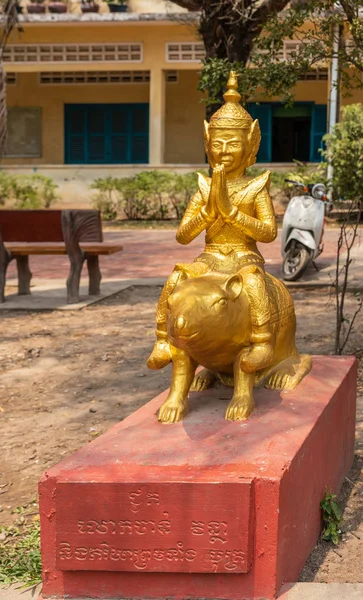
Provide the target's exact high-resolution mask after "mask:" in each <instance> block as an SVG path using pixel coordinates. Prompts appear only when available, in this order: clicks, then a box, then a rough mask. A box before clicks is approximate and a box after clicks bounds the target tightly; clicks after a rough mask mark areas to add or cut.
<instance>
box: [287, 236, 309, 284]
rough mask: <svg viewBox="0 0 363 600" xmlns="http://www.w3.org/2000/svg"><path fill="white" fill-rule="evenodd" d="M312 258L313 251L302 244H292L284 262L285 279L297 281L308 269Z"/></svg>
mask: <svg viewBox="0 0 363 600" xmlns="http://www.w3.org/2000/svg"><path fill="white" fill-rule="evenodd" d="M311 259H312V252H311V250H309V249H308V248H306V247H305V246H303V245H302V244H294V245H291V246H290V248H289V249H288V251H287V254H286V256H285V258H284V262H283V264H282V276H283V278H284V279H285V281H296V280H297V279H299V278H300V277H301V276H302V275H303V274H304V273H305V271H306V269H307V268H308V266H309V263H310V261H311Z"/></svg>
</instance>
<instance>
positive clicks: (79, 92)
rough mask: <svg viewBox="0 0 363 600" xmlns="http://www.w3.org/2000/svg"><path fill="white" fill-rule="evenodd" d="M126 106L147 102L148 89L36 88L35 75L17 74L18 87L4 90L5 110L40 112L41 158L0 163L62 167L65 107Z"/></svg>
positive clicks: (98, 86) (117, 86)
mask: <svg viewBox="0 0 363 600" xmlns="http://www.w3.org/2000/svg"><path fill="white" fill-rule="evenodd" d="M126 102H132V103H135V102H149V85H148V84H147V83H140V84H136V83H132V84H129V83H127V84H85V85H80V84H73V85H40V84H39V78H38V74H37V73H21V74H20V75H19V76H18V83H17V84H16V85H14V86H8V106H9V107H14V106H21V107H25V106H27V107H29V106H34V107H40V108H41V110H42V155H41V157H40V158H24V159H20V158H8V159H5V160H4V163H5V164H19V163H20V164H21V163H26V164H29V165H33V164H39V165H44V164H48V165H49V164H55V165H57V164H62V163H63V162H64V105H65V104H76V103H98V104H106V103H126Z"/></svg>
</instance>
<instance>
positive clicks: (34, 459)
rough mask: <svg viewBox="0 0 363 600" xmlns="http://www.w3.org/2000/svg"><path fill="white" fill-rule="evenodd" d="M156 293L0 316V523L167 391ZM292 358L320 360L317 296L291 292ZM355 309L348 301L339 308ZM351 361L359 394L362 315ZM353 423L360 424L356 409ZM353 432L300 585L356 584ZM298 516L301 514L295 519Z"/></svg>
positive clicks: (321, 297)
mask: <svg viewBox="0 0 363 600" xmlns="http://www.w3.org/2000/svg"><path fill="white" fill-rule="evenodd" d="M159 293H160V289H158V288H155V287H154V288H153V287H149V288H145V287H143V288H129V289H128V290H126V291H124V292H121V293H119V294H118V295H116V296H114V297H112V298H109V299H108V300H105V301H103V302H100V303H99V304H97V305H93V306H91V307H88V308H86V309H84V310H82V311H74V312H53V313H51V312H44V313H26V312H10V311H7V312H3V313H2V328H1V329H2V332H1V333H2V336H1V337H2V339H1V343H0V425H1V441H0V452H1V462H0V523H1V524H9V523H11V522H12V521H13V520H14V518H15V517H14V515H13V514H12V513H11V511H12V510H13V509H15V508H16V507H17V506H20V505H22V504H24V503H27V502H30V501H31V500H32V499H34V498H35V497H36V494H37V491H36V490H37V481H38V479H39V477H40V475H41V474H42V472H43V471H44V470H45V469H46V468H47V467H50V466H51V465H53V464H55V463H56V462H58V461H59V460H60V459H61V458H62V457H64V456H65V455H68V454H70V453H72V452H74V451H75V450H76V449H77V448H79V447H80V446H82V445H84V444H87V443H88V442H89V441H90V440H92V439H93V438H94V437H95V436H97V435H99V434H101V433H103V432H105V431H106V430H107V429H109V428H110V427H111V426H112V425H114V424H115V423H117V422H118V421H120V420H122V419H124V418H125V417H126V416H127V415H129V414H130V413H131V412H133V411H135V410H136V409H137V408H139V407H140V406H141V405H143V404H144V403H145V402H147V401H149V400H150V399H151V398H153V397H154V396H155V395H157V394H158V393H159V392H161V391H162V390H164V389H165V388H166V387H168V383H169V380H170V368H167V369H164V370H163V371H157V372H152V371H148V370H147V368H146V365H145V360H146V358H147V356H148V354H149V352H150V350H151V348H152V345H153V342H154V316H155V305H156V301H157V298H158V295H159ZM293 295H294V300H295V305H296V312H297V317H298V323H299V325H298V335H297V338H298V345H299V348H300V350H301V351H304V352H309V353H312V354H329V353H331V351H332V347H333V333H334V306H333V303H332V301H331V300H330V299H329V296H328V295H327V293H326V292H325V291H322V290H319V291H312V290H304V291H295V292H294V294H293ZM353 302H355V301H354V300H353V299H352V300H349V303H348V309H349V310H350V309H352V308H353V306H354V304H353ZM353 351H354V353H355V354H356V355H357V356H358V358H360V378H359V395H360V396H363V314H361V315H360V317H359V319H358V320H357V323H356V329H355V332H354V333H353V335H352V337H351V341H350V344H349V345H348V347H347V349H346V353H347V354H350V353H353ZM358 418H359V420H360V422H361V424H360V427H361V426H362V421H363V404H362V403H361V404H360V408H359V411H358ZM362 433H363V432H362V430H361V429H360V442H359V444H358V446H357V455H356V460H355V463H354V467H353V469H352V471H351V473H350V474H349V478H347V480H346V482H345V484H344V487H343V490H342V493H341V496H340V501H341V502H342V504H343V506H345V512H344V522H343V530H344V531H345V533H344V537H343V541H342V542H341V544H340V545H339V547H338V548H336V549H335V548H333V547H332V546H331V544H327V543H325V542H323V543H321V542H319V544H318V546H317V547H316V549H315V550H314V552H313V554H312V555H311V557H310V559H309V561H308V563H307V565H306V566H305V568H304V571H303V573H302V576H301V580H302V581H315V582H349V583H356V582H363V569H362V565H363V544H362V536H363V527H362V523H361V521H362V513H363V484H362V479H361V477H360V470H361V465H362V449H363V444H362V441H363V440H362V438H363V435H362ZM301 518H302V519H303V518H304V515H301Z"/></svg>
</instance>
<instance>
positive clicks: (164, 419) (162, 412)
mask: <svg viewBox="0 0 363 600" xmlns="http://www.w3.org/2000/svg"><path fill="white" fill-rule="evenodd" d="M188 410H189V409H188V402H187V400H185V401H183V400H174V399H173V398H168V399H167V400H166V401H165V402H164V404H162V405H161V407H160V409H159V414H158V421H160V422H161V423H177V422H178V421H181V420H182V419H183V418H184V417H185V416H186V415H187V414H188Z"/></svg>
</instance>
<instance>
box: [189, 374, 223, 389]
mask: <svg viewBox="0 0 363 600" xmlns="http://www.w3.org/2000/svg"><path fill="white" fill-rule="evenodd" d="M216 379H217V373H214V371H211V370H210V369H202V370H201V371H200V372H199V373H197V374H196V376H195V377H194V380H193V383H192V385H191V388H190V391H191V392H203V390H208V389H209V388H210V387H212V385H213V383H214V382H215V380H216Z"/></svg>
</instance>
